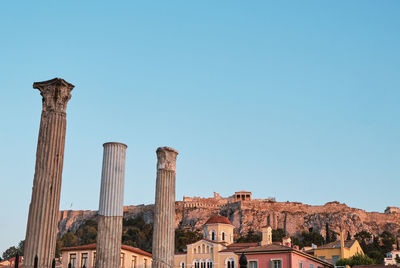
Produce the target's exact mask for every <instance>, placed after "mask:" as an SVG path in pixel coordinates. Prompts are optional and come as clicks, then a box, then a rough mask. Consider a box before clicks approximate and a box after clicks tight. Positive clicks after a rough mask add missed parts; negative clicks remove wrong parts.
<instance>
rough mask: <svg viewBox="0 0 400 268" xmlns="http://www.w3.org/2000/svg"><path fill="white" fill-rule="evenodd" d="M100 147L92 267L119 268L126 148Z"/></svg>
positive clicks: (118, 145) (108, 144)
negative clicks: (99, 175) (98, 195)
mask: <svg viewBox="0 0 400 268" xmlns="http://www.w3.org/2000/svg"><path fill="white" fill-rule="evenodd" d="M103 146H104V153H103V168H102V173H101V188H100V204H99V213H98V217H99V222H98V234H97V249H96V252H97V255H96V267H97V268H110V267H119V266H120V255H121V237H122V216H123V206H124V182H125V157H126V148H127V146H126V145H125V144H122V143H117V142H108V143H105V144H103Z"/></svg>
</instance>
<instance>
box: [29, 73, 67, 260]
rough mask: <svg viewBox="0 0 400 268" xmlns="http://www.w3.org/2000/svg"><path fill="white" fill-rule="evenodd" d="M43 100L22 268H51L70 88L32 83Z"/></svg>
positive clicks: (53, 83) (60, 83) (54, 83)
mask: <svg viewBox="0 0 400 268" xmlns="http://www.w3.org/2000/svg"><path fill="white" fill-rule="evenodd" d="M33 88H36V89H38V90H39V91H40V95H42V97H43V107H42V116H41V119H40V129H39V139H38V145H37V151H36V165H35V175H34V178H33V188H32V198H31V203H30V206H29V215H28V224H27V227H26V237H25V252H24V262H25V264H24V267H27V268H32V267H33V264H34V260H35V256H36V255H37V256H38V267H39V268H49V267H51V263H52V259H53V258H54V256H55V249H56V235H57V233H56V232H57V216H58V211H59V206H60V191H61V180H62V178H61V177H62V170H63V161H64V147H65V131H66V113H65V111H66V108H67V103H68V101H69V99H70V98H71V94H70V93H71V90H72V89H73V88H74V86H73V85H71V84H70V83H68V82H66V81H65V80H63V79H61V78H54V79H52V80H48V81H44V82H36V83H33Z"/></svg>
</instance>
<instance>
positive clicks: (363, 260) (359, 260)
mask: <svg viewBox="0 0 400 268" xmlns="http://www.w3.org/2000/svg"><path fill="white" fill-rule="evenodd" d="M369 264H375V261H374V260H373V259H371V258H370V257H368V256H367V255H365V254H356V255H354V256H352V257H350V258H344V259H340V260H338V261H337V262H336V266H346V265H350V266H351V267H353V266H354V265H369Z"/></svg>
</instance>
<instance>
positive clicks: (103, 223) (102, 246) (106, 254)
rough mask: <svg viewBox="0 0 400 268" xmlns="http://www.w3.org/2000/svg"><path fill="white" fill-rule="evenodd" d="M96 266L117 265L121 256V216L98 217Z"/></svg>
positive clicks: (104, 267) (109, 266)
mask: <svg viewBox="0 0 400 268" xmlns="http://www.w3.org/2000/svg"><path fill="white" fill-rule="evenodd" d="M98 220H99V222H98V230H99V231H98V233H97V249H96V267H100V268H101V267H103V268H106V267H108V268H112V267H119V264H120V258H121V237H122V217H120V216H114V217H113V216H103V215H99V217H98Z"/></svg>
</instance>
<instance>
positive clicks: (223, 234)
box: [221, 232, 225, 241]
mask: <svg viewBox="0 0 400 268" xmlns="http://www.w3.org/2000/svg"><path fill="white" fill-rule="evenodd" d="M221 237H222V241H225V233H224V232H222V234H221Z"/></svg>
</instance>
